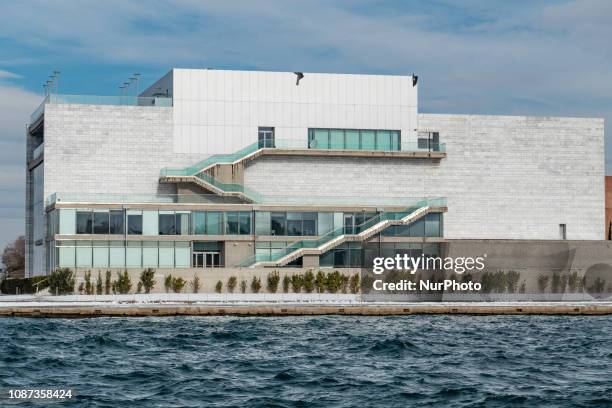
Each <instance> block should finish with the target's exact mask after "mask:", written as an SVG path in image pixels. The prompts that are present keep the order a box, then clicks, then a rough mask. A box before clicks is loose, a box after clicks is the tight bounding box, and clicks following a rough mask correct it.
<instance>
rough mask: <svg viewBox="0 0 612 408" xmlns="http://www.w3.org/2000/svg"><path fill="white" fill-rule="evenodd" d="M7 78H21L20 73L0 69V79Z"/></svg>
mask: <svg viewBox="0 0 612 408" xmlns="http://www.w3.org/2000/svg"><path fill="white" fill-rule="evenodd" d="M7 78H10V79H14V78H21V75H17V74H14V73H12V72H8V71H3V70H1V69H0V79H7Z"/></svg>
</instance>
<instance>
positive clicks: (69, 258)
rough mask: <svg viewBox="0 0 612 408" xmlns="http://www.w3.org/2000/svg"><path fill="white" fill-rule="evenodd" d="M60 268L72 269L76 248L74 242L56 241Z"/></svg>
mask: <svg viewBox="0 0 612 408" xmlns="http://www.w3.org/2000/svg"><path fill="white" fill-rule="evenodd" d="M57 242H58V252H59V254H58V258H59V266H60V267H74V262H75V256H76V248H75V246H74V245H75V242H74V241H57Z"/></svg>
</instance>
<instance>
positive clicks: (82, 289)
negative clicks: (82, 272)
mask: <svg viewBox="0 0 612 408" xmlns="http://www.w3.org/2000/svg"><path fill="white" fill-rule="evenodd" d="M84 291H85V283H83V282H81V283H79V295H82V294H83V292H84Z"/></svg>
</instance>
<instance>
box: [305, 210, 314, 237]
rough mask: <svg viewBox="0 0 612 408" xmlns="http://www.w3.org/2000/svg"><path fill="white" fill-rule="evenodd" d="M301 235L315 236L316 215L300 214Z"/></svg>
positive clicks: (309, 213) (310, 213)
mask: <svg viewBox="0 0 612 408" xmlns="http://www.w3.org/2000/svg"><path fill="white" fill-rule="evenodd" d="M302 220H303V223H302V234H303V235H317V213H316V212H307V213H302Z"/></svg>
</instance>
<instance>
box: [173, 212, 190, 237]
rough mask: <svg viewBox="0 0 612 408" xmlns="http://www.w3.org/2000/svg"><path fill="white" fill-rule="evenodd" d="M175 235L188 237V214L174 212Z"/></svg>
mask: <svg viewBox="0 0 612 408" xmlns="http://www.w3.org/2000/svg"><path fill="white" fill-rule="evenodd" d="M176 235H189V212H187V211H181V212H179V211H177V212H176Z"/></svg>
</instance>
